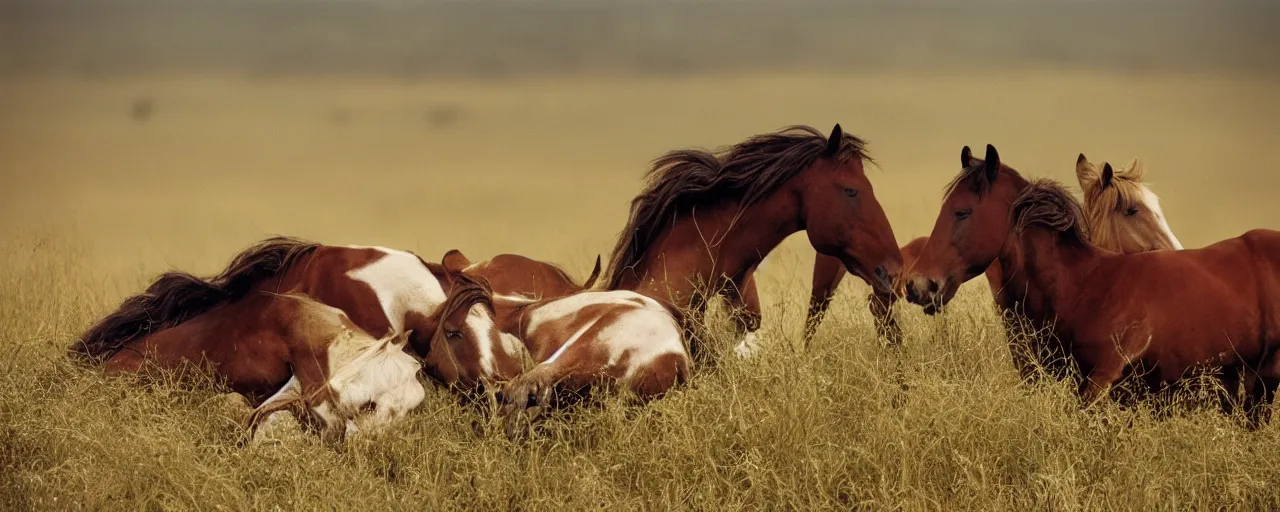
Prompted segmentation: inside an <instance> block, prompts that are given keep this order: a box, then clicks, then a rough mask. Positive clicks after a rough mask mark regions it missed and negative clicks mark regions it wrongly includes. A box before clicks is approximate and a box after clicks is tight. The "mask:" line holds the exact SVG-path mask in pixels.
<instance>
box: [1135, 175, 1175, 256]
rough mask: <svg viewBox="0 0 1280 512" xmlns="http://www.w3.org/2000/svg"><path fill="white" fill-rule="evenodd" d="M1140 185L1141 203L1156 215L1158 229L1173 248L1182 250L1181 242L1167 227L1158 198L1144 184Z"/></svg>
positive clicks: (1167, 223)
mask: <svg viewBox="0 0 1280 512" xmlns="http://www.w3.org/2000/svg"><path fill="white" fill-rule="evenodd" d="M1140 186H1141V187H1142V203H1143V204H1144V205H1146V206H1147V209H1148V210H1151V214H1152V215H1154V216H1155V217H1156V222H1157V223H1159V224H1160V231H1161V232H1162V233H1164V236H1165V237H1166V238H1168V239H1169V242H1171V243H1172V244H1173V248H1174V249H1177V250H1179V251H1180V250H1182V242H1180V241H1178V237H1177V236H1175V235H1174V234H1173V230H1172V229H1169V222H1168V221H1166V220H1165V218H1164V210H1161V209H1160V198H1159V197H1158V196H1156V194H1155V192H1152V191H1151V189H1150V188H1148V187H1147V186H1146V185H1140Z"/></svg>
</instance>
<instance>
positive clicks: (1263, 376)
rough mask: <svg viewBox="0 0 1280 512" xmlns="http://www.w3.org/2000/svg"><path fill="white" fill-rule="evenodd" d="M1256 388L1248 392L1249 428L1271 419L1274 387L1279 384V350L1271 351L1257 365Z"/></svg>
mask: <svg viewBox="0 0 1280 512" xmlns="http://www.w3.org/2000/svg"><path fill="white" fill-rule="evenodd" d="M1254 378H1255V379H1256V382H1255V386H1256V389H1254V390H1252V392H1251V393H1249V394H1250V396H1251V398H1252V400H1250V401H1251V402H1252V403H1251V404H1249V405H1250V407H1249V409H1248V411H1249V428H1250V429H1251V430H1256V429H1258V428H1259V427H1261V426H1262V425H1266V424H1267V423H1269V422H1270V421H1271V408H1272V406H1273V405H1274V402H1275V397H1276V387H1277V385H1280V351H1277V352H1272V353H1271V355H1270V356H1267V357H1266V358H1265V359H1263V361H1262V364H1261V365H1259V366H1258V372H1257V375H1256V376H1254Z"/></svg>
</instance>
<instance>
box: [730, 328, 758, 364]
mask: <svg viewBox="0 0 1280 512" xmlns="http://www.w3.org/2000/svg"><path fill="white" fill-rule="evenodd" d="M757 350H760V337H759V336H758V335H756V332H755V331H750V332H748V333H746V334H745V335H743V336H742V341H741V342H739V343H738V346H736V347H733V353H734V354H737V356H738V357H741V358H743V359H746V358H748V357H751V355H752V354H755V353H756V351H757Z"/></svg>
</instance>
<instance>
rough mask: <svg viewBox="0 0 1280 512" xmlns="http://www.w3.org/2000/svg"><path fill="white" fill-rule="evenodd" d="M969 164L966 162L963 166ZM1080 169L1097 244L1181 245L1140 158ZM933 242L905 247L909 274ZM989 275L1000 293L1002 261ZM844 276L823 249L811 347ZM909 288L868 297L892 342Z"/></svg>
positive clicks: (808, 335)
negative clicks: (897, 306) (896, 310)
mask: <svg viewBox="0 0 1280 512" xmlns="http://www.w3.org/2000/svg"><path fill="white" fill-rule="evenodd" d="M975 160H976V159H975ZM969 164H970V162H962V167H967V166H968V165H969ZM1075 168H1076V179H1077V181H1078V182H1079V185H1080V190H1081V191H1083V195H1084V200H1085V211H1086V212H1087V215H1086V219H1087V221H1088V225H1089V226H1090V231H1091V232H1092V233H1093V243H1094V244H1096V245H1098V246H1099V247H1102V248H1105V249H1110V250H1113V251H1119V252H1125V253H1136V252H1145V251H1155V250H1164V249H1174V250H1181V249H1182V243H1181V242H1180V241H1178V237H1177V236H1175V235H1174V234H1173V230H1172V229H1170V228H1169V223H1168V221H1167V220H1166V218H1165V214H1164V210H1162V209H1161V208H1160V198H1159V196H1157V195H1156V194H1155V192H1152V191H1151V188H1150V187H1149V186H1147V184H1146V183H1144V182H1143V177H1144V175H1145V171H1146V166H1145V165H1143V163H1142V161H1141V160H1140V159H1137V158H1135V159H1133V161H1131V162H1130V163H1129V165H1127V166H1125V168H1124V169H1123V170H1121V171H1120V172H1115V170H1114V169H1113V168H1112V167H1111V164H1110V163H1109V162H1103V164H1102V166H1098V165H1097V164H1094V163H1093V162H1090V161H1089V159H1088V157H1086V156H1085V155H1084V153H1080V154H1079V156H1077V157H1076V165H1075ZM928 241H929V237H928V236H921V237H917V238H915V239H913V240H911V241H910V242H908V243H907V245H904V246H902V249H901V251H902V266H903V268H904V269H905V271H906V273H909V270H910V269H911V267H912V265H913V264H914V263H915V261H916V259H917V258H919V254H920V252H921V250H923V249H924V246H925V244H926V243H928ZM984 274H985V275H986V278H987V284H988V285H989V286H990V287H991V292H992V294H993V295H994V296H999V295H1000V288H1001V286H1000V281H1001V279H1000V263H999V262H998V261H997V262H993V263H992V264H991V266H989V267H987V269H986V271H984ZM844 276H845V270H844V267H843V266H842V265H841V264H840V261H839V260H836V259H834V258H831V257H830V256H825V255H822V254H819V255H817V257H816V258H815V259H814V262H813V292H812V295H811V296H810V300H809V314H808V317H807V318H806V321H805V331H804V341H805V345H806V346H807V345H808V344H809V342H810V340H811V339H812V338H813V335H814V333H815V332H817V328H818V324H819V323H821V322H822V318H823V316H825V314H826V310H827V307H828V306H829V305H830V302H831V298H832V297H833V296H834V295H835V291H836V288H837V287H839V286H840V282H841V281H842V280H844ZM904 292H905V288H904V286H903V283H902V282H899V283H898V286H897V287H896V288H895V293H894V294H883V293H872V294H871V295H869V296H868V303H869V305H870V309H871V313H872V316H873V317H874V318H875V319H876V327H877V331H878V332H879V334H880V335H881V336H882V337H885V338H886V339H888V340H889V342H890V344H898V343H901V339H902V331H901V329H899V328H898V326H897V321H896V320H895V319H894V317H893V316H892V313H891V311H892V309H891V308H892V306H893V304H894V303H895V302H896V301H897V299H898V297H900V296H902V295H903V294H904Z"/></svg>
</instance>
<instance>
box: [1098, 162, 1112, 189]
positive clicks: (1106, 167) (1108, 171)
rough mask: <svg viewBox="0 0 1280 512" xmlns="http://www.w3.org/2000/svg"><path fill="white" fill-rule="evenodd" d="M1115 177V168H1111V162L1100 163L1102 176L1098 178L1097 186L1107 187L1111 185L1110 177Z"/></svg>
mask: <svg viewBox="0 0 1280 512" xmlns="http://www.w3.org/2000/svg"><path fill="white" fill-rule="evenodd" d="M1114 177H1115V170H1114V169H1112V168H1111V162H1107V163H1104V164H1102V177H1101V178H1099V179H1098V186H1099V187H1101V188H1107V187H1110V186H1111V179H1112V178H1114Z"/></svg>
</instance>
